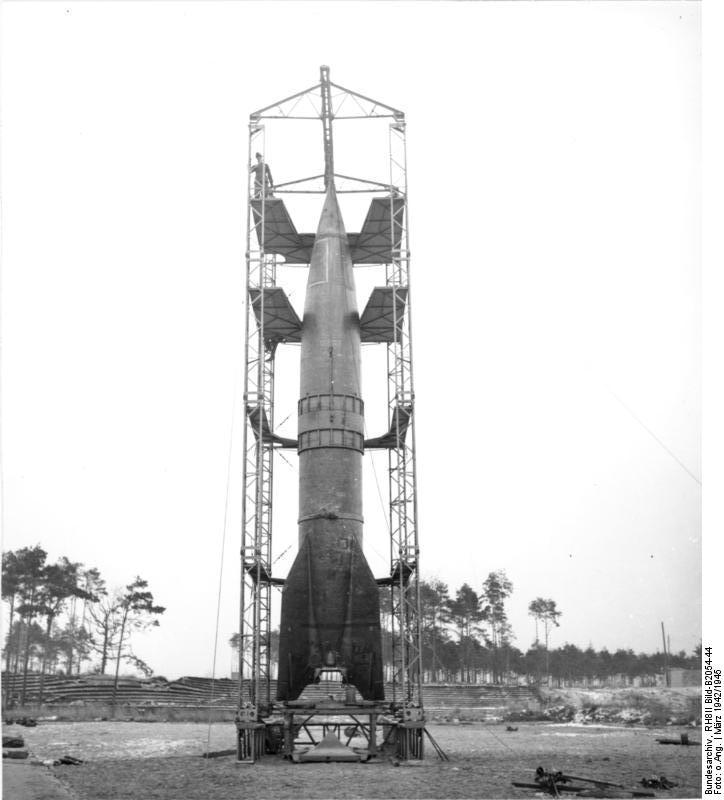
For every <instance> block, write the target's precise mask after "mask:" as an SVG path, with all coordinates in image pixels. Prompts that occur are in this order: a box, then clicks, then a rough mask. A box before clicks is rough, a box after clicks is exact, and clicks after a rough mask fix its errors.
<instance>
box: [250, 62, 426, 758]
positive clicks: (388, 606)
mask: <svg viewBox="0 0 724 800" xmlns="http://www.w3.org/2000/svg"><path fill="white" fill-rule="evenodd" d="M335 119H336V120H347V121H349V122H350V123H353V124H354V125H359V126H364V125H365V124H369V121H370V120H378V121H379V120H383V124H386V125H387V127H388V130H387V152H386V153H384V154H382V157H381V159H380V163H381V164H382V163H384V162H386V166H385V172H386V174H385V175H384V179H382V180H380V178H381V177H382V176H381V175H379V174H376V175H375V176H374V178H375V179H374V180H370V179H367V178H359V177H352V176H350V175H348V174H339V173H337V172H335V168H334V154H333V139H332V123H333V120H335ZM304 120H313V121H316V122H317V124H318V123H319V122H320V121H321V123H322V134H323V153H324V171H323V173H321V174H314V175H311V176H307V177H301V178H297V179H294V180H290V181H286V182H284V183H278V184H276V185H272V183H271V176H270V173H269V172H268V165H267V153H266V150H265V143H266V129H267V126H268V125H278V124H287V123H290V122H292V121H295V122H296V123H299V122H301V121H304ZM376 124H379V122H378V123H376ZM357 136H359V137H361V138H359V139H358V140H356V141H358V142H359V141H361V142H365V143H366V142H367V139H366V138H365V133H364V131H361V130H360V131H357ZM405 136H406V124H405V115H404V113H403V112H401V111H399V110H398V109H395V108H393V107H391V106H388V105H386V104H384V103H381V102H379V101H376V100H373V99H371V98H369V97H366V96H365V95H362V94H360V93H358V92H353V91H351V90H349V89H345V88H344V87H341V86H339V85H337V84H334V83H332V82H331V81H330V78H329V69H328V68H327V67H322V68H321V70H320V82H319V84H317V85H315V86H313V87H311V88H310V89H307V90H304V91H302V92H299V93H297V94H295V95H291V96H290V97H287V98H285V99H283V100H280V101H279V102H276V103H273V104H271V105H269V106H266V107H265V108H263V109H260V110H259V111H256V112H254V113H252V114H251V115H250V123H249V163H250V164H252V167H251V170H250V179H249V200H248V214H247V229H246V232H247V249H246V300H247V302H246V307H247V314H246V353H245V385H244V404H245V419H246V421H247V424H246V425H245V430H244V471H243V489H244V491H243V508H242V516H243V522H242V524H243V530H242V547H241V556H242V571H241V575H242V583H241V604H240V606H241V607H240V634H241V636H240V642H241V644H240V649H239V709H238V712H237V723H236V725H237V733H238V737H237V755H238V757H239V759H240V760H244V761H255V760H256V759H258V758H260V757H261V756H262V754H263V753H265V752H267V753H269V752H272V753H273V752H276V753H279V754H281V755H284V756H286V757H287V758H291V759H292V760H295V761H296V760H298V761H304V760H310V761H314V760H317V761H319V760H322V761H323V760H338V759H340V760H347V759H348V758H350V759H357V758H358V757H362V756H366V757H368V758H369V757H375V756H377V755H378V753H379V751H380V748H383V749H384V748H390V749H391V750H392V751H393V752H394V754H395V756H396V757H397V758H403V759H421V758H422V757H423V750H424V748H423V740H424V735H425V726H424V711H423V702H422V689H421V636H420V598H419V584H418V569H419V545H418V534H417V497H416V492H417V485H416V465H415V431H414V387H413V369H412V336H411V324H410V294H409V264H410V258H409V236H408V228H407V165H406V140H405ZM252 154H254V157H255V158H256V159H257V164H256V165H254V164H253V162H252ZM252 173H253V175H252ZM302 194H306V195H320V196H322V197H323V198H324V202H323V206H322V207H321V210H322V213H321V218H320V221H319V225H318V228H317V232H316V234H315V233H299V232H298V231H297V227H296V226H295V224H294V221H293V219H292V215H291V214H290V211H289V209H288V208H287V204H286V202H285V200H284V197H285V196H289V197H291V196H293V195H302ZM344 194H355V195H358V196H364V195H365V194H368V195H371V199H370V203H369V207H368V210H367V212H366V215H365V217H364V223H363V225H362V227H361V229H360V230H359V232H352V233H347V232H346V231H345V228H344V224H343V222H342V216H341V212H340V209H339V205H338V200H337V196H338V195H339V196H341V195H344ZM290 265H292V266H301V267H307V268H308V269H309V278H308V283H307V294H306V299H305V309H304V316H303V319H300V317H299V315H298V314H297V312H296V311H295V309H294V307H293V306H292V304H291V302H290V300H289V297H288V295H287V293H286V291H285V288H284V286H282V285H281V284H279V283H278V275H279V272H278V267H280V266H290ZM359 265H364V266H377V267H379V268H380V269H381V270H383V271H384V285H381V286H377V287H375V288H374V290H373V291H372V293H371V295H370V297H369V300H368V301H367V303H366V305H365V306H364V309H363V310H362V312H361V313H358V312H357V310H356V305H355V298H354V295H355V290H354V277H353V269H352V268H353V267H357V266H359ZM362 343H370V344H371V343H377V344H379V345H380V346H384V347H385V349H386V369H385V371H384V374H383V375H381V376H380V382H384V383H386V386H387V412H388V413H387V428H386V430H382V431H374V432H373V434H374V435H370V433H369V432H368V431H367V430H366V427H365V421H364V419H365V417H364V402H363V400H362V396H361V390H360V372H359V370H360V366H359V361H360V356H359V353H360V349H359V348H360V345H361V344H362ZM282 345H291V346H298V345H301V390H300V400H299V403H298V415H299V416H298V419H299V425H298V434H297V437H296V438H292V437H290V436H284V435H280V434H278V433H277V432H276V430H275V414H274V411H275V408H274V406H275V397H274V385H275V357H276V353H277V349H278V347H279V346H282ZM291 449H296V450H297V452H298V454H299V474H300V507H299V519H298V523H299V537H300V538H299V542H300V543H299V551H298V553H297V558H296V559H295V561H294V564H293V565H292V568H291V570H290V572H289V574H288V575H287V576H286V577H280V576H278V575H276V574H273V570H272V567H273V563H274V560H273V558H272V533H273V524H272V520H273V473H274V462H275V452H274V451H275V450H276V451H279V450H291ZM368 450H377V451H380V450H381V451H386V452H387V460H388V470H387V472H388V481H387V483H388V508H387V514H388V538H389V547H390V564H389V572H388V574H387V575H385V576H384V577H378V578H374V577H373V576H372V573H371V571H370V569H369V566H368V565H367V562H366V559H365V556H364V552H363V549H362V520H363V517H362V505H361V503H362V497H361V465H362V458H363V455H364V453H365V452H366V451H368ZM279 587H283V597H282V623H281V625H280V644H279V665H278V671H279V676H278V680H277V690H276V695H277V696H276V698H272V696H271V683H272V659H271V634H272V631H271V604H272V590H273V589H278V588H279ZM383 587H384V588H383ZM381 590H382V591H384V592H386V594H384V595H382V596H383V597H384V598H385V607H383V608H382V609H380V606H379V603H380V596H381V595H380V592H381ZM380 612H382V613H380ZM381 617H383V618H384V620H385V621H386V623H387V628H386V629H385V633H386V636H387V639H388V640H389V641H390V642H391V649H392V664H391V667H390V668H389V669H388V674H387V675H386V676H384V681H386V682H387V683H388V685H389V686H390V689H389V691H388V692H387V696H385V691H384V689H383V666H384V664H383V659H382V647H381V630H382V627H381V626H382V623H381V621H380V620H381ZM328 668H329V669H332V670H337V671H338V672H339V673H340V674H341V675H342V677H343V683H345V684H347V685H348V686H349V687H350V688H353V687H356V689H357V690H358V692H359V693H360V694H361V698H358V700H357V701H352V699H351V696H348V697H346V698H345V699H344V701H341V700H340V699H339V698H334V699H332V700H330V701H322V702H319V701H318V702H317V703H315V704H312V705H309V704H304V703H303V704H302V705H299V703H297V702H296V698H297V697H298V696H299V694H300V693H301V692H302V691H303V690H304V688H305V686H306V685H308V684H311V683H314V682H315V681H316V680H317V679H318V675H319V674H320V672H322V671H324V670H326V669H328ZM352 694H354V692H352ZM381 720H383V722H382V728H383V735H382V738H381V740H379V742H378V738H379V736H378V735H379V732H380V731H379V728H380V721H381ZM345 729H346V730H354V731H355V732H357V733H360V732H361V733H362V734H363V736H364V738H365V741H366V746H365V747H364V748H361V750H363V751H364V752H363V753H357V752H356V750H360V748H357V749H356V750H355V749H350V748H349V747H348V744H349V743H347V744H345V743H344V742H343V739H344V738H345V737H343V736H341V735H339V734H340V732H341V731H343V730H345ZM280 731H281V734H280ZM300 732H301V734H303V735H304V736H306V737H307V738H308V740H309V741H308V745H309V747H308V748H307V749H303V747H304V744H303V743H302V742H301V741H300V740H299V739H298V736H297V734H300ZM332 736H336V738H337V744H334V743H333V742H332V739H331V737H332ZM428 736H429V734H428ZM431 741H432V740H431ZM295 742H296V745H295ZM433 744H434V742H433Z"/></svg>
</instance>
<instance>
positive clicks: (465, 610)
mask: <svg viewBox="0 0 724 800" xmlns="http://www.w3.org/2000/svg"><path fill="white" fill-rule="evenodd" d="M419 590H420V623H421V624H420V628H421V649H422V664H423V674H422V679H423V681H424V682H425V683H518V682H525V683H529V684H541V683H553V684H555V685H557V686H566V685H582V684H583V685H601V684H610V683H611V682H621V680H623V681H624V682H632V681H633V680H634V679H639V680H640V682H641V683H643V684H644V685H645V684H654V683H655V682H656V680H657V678H656V676H657V675H663V673H664V670H665V669H666V668H667V667H669V668H670V667H684V668H695V669H699V668H701V646H700V645H699V646H698V647H697V649H696V650H695V652H694V654H693V655H691V656H688V655H687V654H686V653H685V652H683V651H681V652H679V653H676V654H675V655H672V654H669V655H668V656H667V655H665V654H664V653H655V654H653V655H649V654H646V653H634V651H633V650H631V649H627V650H624V649H619V650H616V651H615V652H613V653H611V652H609V651H608V650H607V649H606V648H603V649H602V650H595V649H594V648H593V647H592V646H590V645H589V646H588V647H587V648H585V649H581V648H579V647H577V646H576V645H574V644H568V643H566V644H563V645H562V646H559V647H556V648H551V646H550V643H551V637H552V634H553V631H554V629H556V628H559V627H560V624H561V623H560V619H561V617H562V612H561V611H560V610H559V609H558V607H557V604H556V601H555V600H553V599H551V598H545V597H536V598H533V599H532V600H531V601H530V602H529V603H528V614H529V616H530V617H531V618H532V620H533V622H534V630H535V638H534V640H533V642H532V643H531V645H530V647H528V648H527V649H525V650H521V649H520V648H518V647H516V646H515V645H514V641H515V640H516V636H515V633H514V632H513V629H512V626H511V624H510V622H509V619H508V614H507V611H506V606H505V604H506V601H507V599H508V598H509V597H510V595H511V594H512V592H513V584H512V582H511V581H510V579H509V578H508V577H507V575H506V574H505V572H504V571H503V570H497V571H494V572H491V573H490V574H489V575H488V576H487V578H486V579H485V580H484V581H483V583H482V585H481V587H480V590H479V591H476V590H475V589H474V588H473V587H472V586H470V585H469V584H468V583H463V585H462V586H460V587H459V588H458V589H456V590H455V591H454V592H451V591H450V589H449V587H448V585H447V584H446V583H444V582H443V581H441V580H438V579H436V578H434V579H431V580H421V581H420V585H419ZM390 608H391V598H390V589H389V587H381V588H380V609H381V613H382V657H383V661H384V673H385V678H386V680H391V678H392V673H393V665H392V637H393V634H392V618H391V614H390V613H389V609H390ZM278 641H279V632H278V631H277V630H274V631H272V634H271V640H270V658H271V662H272V664H271V667H272V674H274V669H275V666H276V661H277V653H278ZM229 643H230V644H231V646H232V648H233V649H235V650H237V651H238V647H239V635H238V633H236V634H234V635H233V636H232V637H231V639H230V642H229Z"/></svg>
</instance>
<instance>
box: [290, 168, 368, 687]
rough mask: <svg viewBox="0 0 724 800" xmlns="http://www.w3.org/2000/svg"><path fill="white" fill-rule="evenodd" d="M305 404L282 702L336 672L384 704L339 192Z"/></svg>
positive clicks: (315, 260)
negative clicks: (365, 540)
mask: <svg viewBox="0 0 724 800" xmlns="http://www.w3.org/2000/svg"><path fill="white" fill-rule="evenodd" d="M300 395H301V397H300V400H299V438H298V450H299V551H298V553H297V557H296V559H295V561H294V564H293V565H292V568H291V570H290V572H289V575H288V577H287V579H286V581H285V585H284V590H283V595H282V613H281V626H280V637H279V678H278V689H277V699H278V700H295V699H296V698H297V697H299V695H300V693H301V692H302V690H303V689H304V687H305V686H307V685H308V684H310V683H314V682H315V681H318V680H319V677H320V675H321V674H322V673H323V672H325V671H331V670H336V671H337V672H338V673H339V674H340V675H341V676H342V680H343V682H345V683H347V684H351V685H354V686H355V687H356V688H357V690H358V691H359V692H360V694H361V695H362V696H363V697H364V698H365V699H366V700H383V699H384V688H383V679H382V644H381V633H380V608H379V595H378V588H377V584H376V582H375V579H374V577H373V575H372V572H371V570H370V568H369V566H368V564H367V561H366V559H365V557H364V553H363V551H362V527H363V517H362V455H363V452H364V404H363V402H362V397H361V392H360V323H359V314H358V312H357V304H356V298H355V288H354V275H353V269H352V259H351V256H350V251H349V244H348V241H347V234H346V232H345V229H344V223H343V221H342V216H341V214H340V210H339V205H338V202H337V196H336V192H335V189H334V183H333V182H330V183H329V186H328V189H327V193H326V196H325V201H324V207H323V209H322V215H321V218H320V221H319V226H318V229H317V234H316V238H315V241H314V248H313V251H312V258H311V264H310V269H309V278H308V281H307V291H306V298H305V304H304V317H303V320H302V354H301V392H300Z"/></svg>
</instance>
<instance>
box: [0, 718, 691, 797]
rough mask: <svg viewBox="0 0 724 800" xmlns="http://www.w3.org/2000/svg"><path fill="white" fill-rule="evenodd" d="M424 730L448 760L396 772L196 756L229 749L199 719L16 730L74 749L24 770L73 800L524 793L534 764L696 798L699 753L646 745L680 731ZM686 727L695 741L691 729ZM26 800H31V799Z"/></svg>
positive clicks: (382, 765)
mask: <svg viewBox="0 0 724 800" xmlns="http://www.w3.org/2000/svg"><path fill="white" fill-rule="evenodd" d="M429 729H430V732H431V733H432V735H433V736H434V737H435V739H436V740H437V742H438V743H439V744H440V746H441V747H442V748H443V749H444V750H445V751H446V753H447V754H448V756H449V758H450V761H448V762H444V761H440V760H438V759H437V758H436V757H435V755H434V752H433V750H432V748H429V747H428V748H427V757H426V760H425V761H424V762H422V763H421V765H415V766H399V767H398V766H394V764H393V763H392V762H391V761H390V760H389V759H387V758H385V759H382V760H380V761H377V762H375V763H368V764H299V765H295V764H292V763H290V762H287V761H284V760H282V759H280V758H278V757H274V756H269V757H267V758H265V759H263V760H262V761H260V762H258V763H257V764H254V765H248V764H242V763H239V762H237V761H236V759H235V758H234V757H233V756H228V757H222V758H216V759H209V760H204V759H201V758H200V757H199V756H200V754H201V753H202V752H204V751H205V750H206V749H207V745H209V746H210V749H211V750H221V749H225V748H231V747H233V746H234V735H235V729H234V726H233V725H230V724H228V723H217V724H213V725H211V726H210V728H209V726H208V725H203V724H198V723H133V722H115V723H113V722H76V723H63V722H55V723H53V722H48V723H45V724H41V725H39V726H38V727H37V728H33V729H27V730H23V734H22V735H24V737H25V740H26V743H27V745H28V747H29V749H30V751H31V754H32V757H34V758H40V759H46V758H57V757H59V756H62V755H72V756H76V757H77V758H82V759H83V760H84V761H85V763H84V764H83V765H81V766H75V767H71V766H68V767H53V768H51V769H50V770H48V768H47V767H42V766H37V767H28V769H29V770H40V771H41V772H43V773H45V774H46V775H48V772H49V771H50V772H52V774H53V775H54V776H56V777H57V778H58V779H59V781H60V783H61V784H62V785H63V786H64V787H66V788H67V789H68V790H69V792H70V795H71V797H74V798H78V800H125V799H126V798H134V800H232V798H233V800H238V798H239V797H254V798H258V799H259V800H262V799H264V798H275V800H276V798H295V800H300V799H301V798H339V799H340V800H348V798H418V799H420V800H422V799H423V798H517V797H532V796H533V793H532V792H527V791H526V790H523V789H516V788H514V787H513V786H511V782H512V781H523V782H530V781H531V780H532V777H533V774H534V772H535V769H536V767H537V766H539V765H542V766H544V767H545V768H547V769H551V770H561V771H563V772H566V773H569V774H574V775H581V776H584V777H592V778H598V779H601V780H608V781H612V782H616V783H621V784H625V785H626V786H630V787H631V788H636V787H637V786H638V788H640V785H639V782H640V780H641V778H643V777H651V776H652V775H665V776H666V777H667V778H668V779H669V780H672V781H674V782H676V783H678V784H679V785H678V787H677V788H676V789H674V790H670V791H661V790H659V791H657V792H656V795H657V796H658V797H701V748H700V747H678V746H666V745H660V744H658V743H657V742H656V737H657V736H667V737H676V736H678V734H679V732H680V729H678V728H671V727H669V728H666V729H645V728H631V727H615V726H593V725H572V724H554V723H529V724H523V723H521V724H519V725H518V731H517V732H514V733H513V732H507V731H506V726H505V725H504V724H503V725H483V724H472V725H435V724H431V725H430V726H429ZM683 730H684V729H681V731H683ZM6 732H13V733H15V732H17V731H16V730H15V729H14V728H10V729H8V731H6ZM689 734H690V737H691V739H692V740H700V734H699V732H698V731H689ZM10 769H13V767H9V768H8V769H6V772H9V770H10ZM14 774H17V773H14ZM48 777H49V775H48ZM4 782H5V778H4ZM6 790H7V787H6ZM5 796H6V797H8V798H10V797H13V795H12V794H7V793H6V795H5ZM59 796H60V795H59ZM27 797H28V800H35V795H27ZM37 797H38V800H39V799H40V798H41V797H43V798H44V797H45V795H37ZM50 797H51V795H48V798H49V800H50ZM18 800H19V797H18Z"/></svg>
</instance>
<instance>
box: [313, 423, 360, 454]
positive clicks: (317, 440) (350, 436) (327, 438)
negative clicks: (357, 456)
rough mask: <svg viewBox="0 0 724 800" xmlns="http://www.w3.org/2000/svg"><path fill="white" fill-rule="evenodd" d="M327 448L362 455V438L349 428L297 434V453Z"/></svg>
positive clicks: (314, 429) (318, 429)
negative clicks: (355, 452) (352, 451)
mask: <svg viewBox="0 0 724 800" xmlns="http://www.w3.org/2000/svg"><path fill="white" fill-rule="evenodd" d="M327 447H329V448H335V447H337V448H341V449H344V450H355V451H357V452H359V453H364V436H363V435H362V434H361V433H360V432H359V431H355V430H350V429H349V428H312V429H311V430H307V431H300V432H299V439H298V441H297V452H298V453H303V452H304V451H305V450H317V449H320V448H327Z"/></svg>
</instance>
